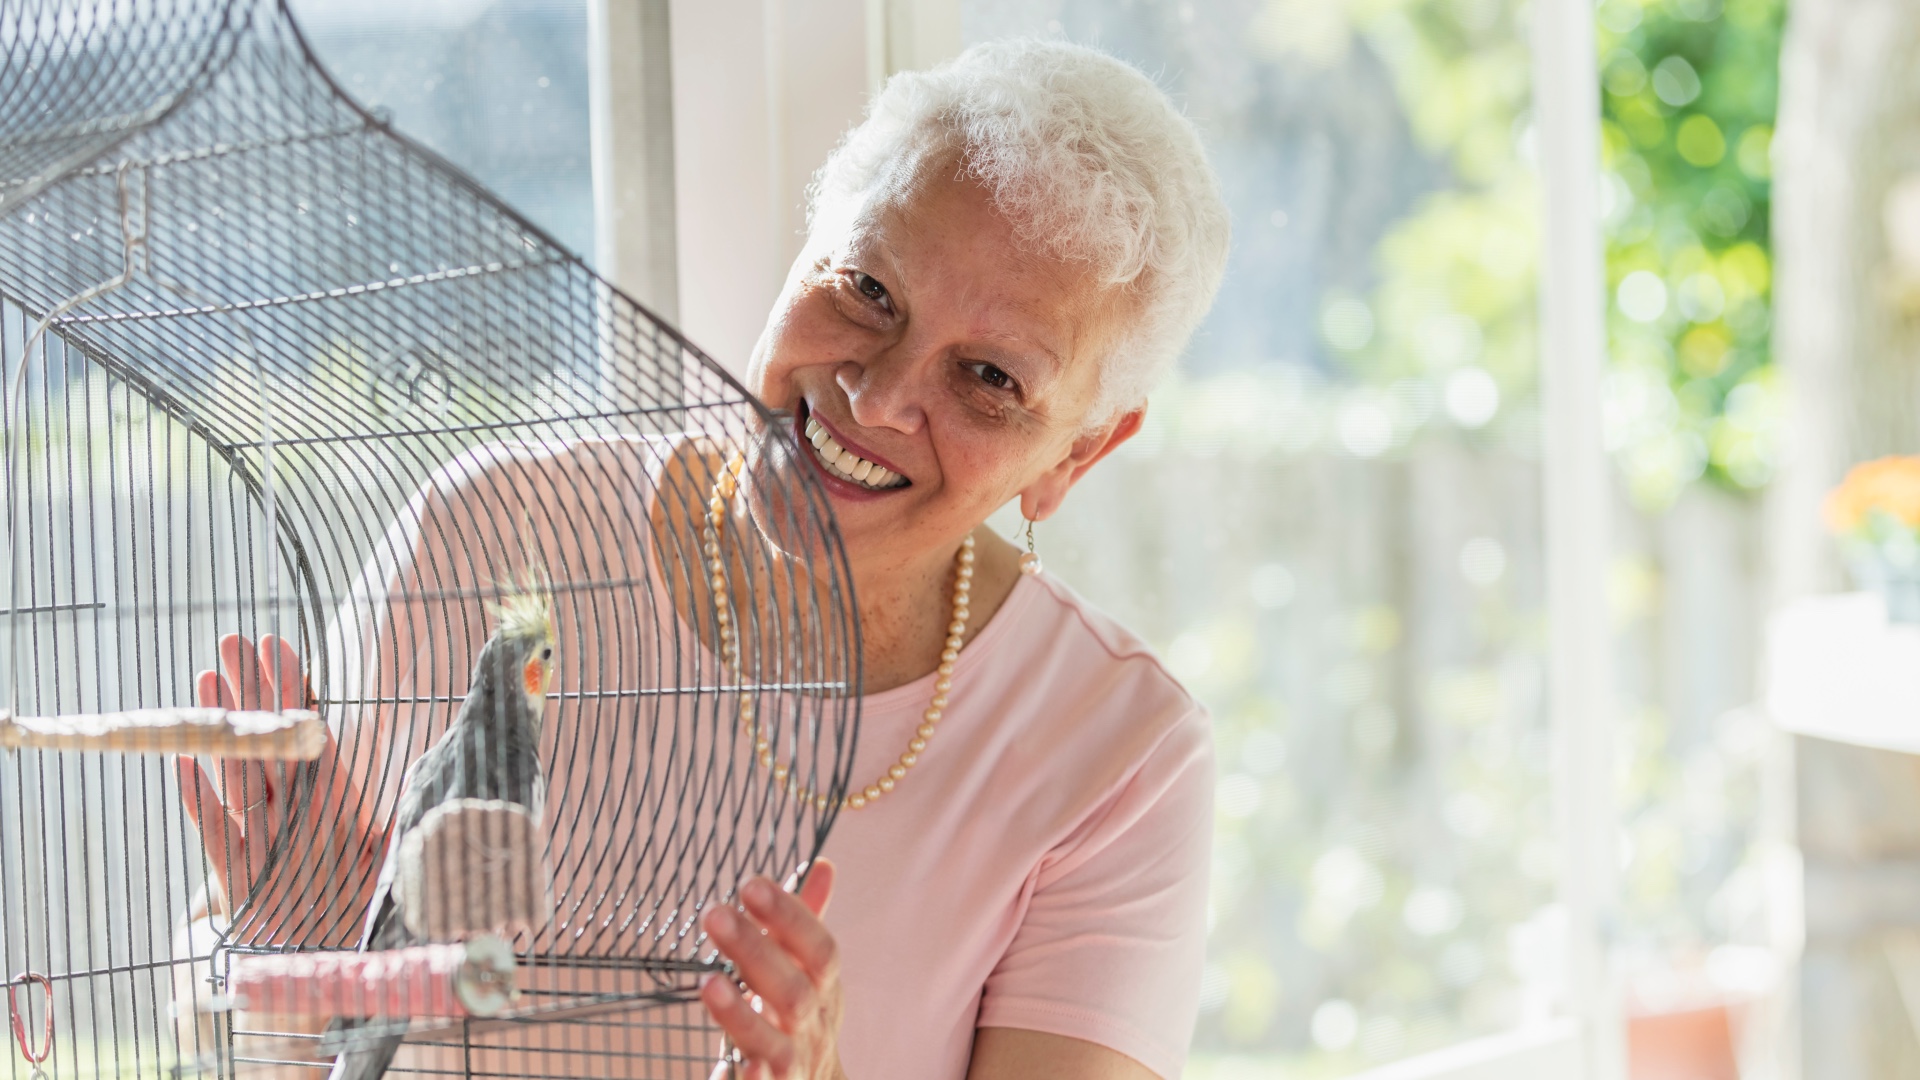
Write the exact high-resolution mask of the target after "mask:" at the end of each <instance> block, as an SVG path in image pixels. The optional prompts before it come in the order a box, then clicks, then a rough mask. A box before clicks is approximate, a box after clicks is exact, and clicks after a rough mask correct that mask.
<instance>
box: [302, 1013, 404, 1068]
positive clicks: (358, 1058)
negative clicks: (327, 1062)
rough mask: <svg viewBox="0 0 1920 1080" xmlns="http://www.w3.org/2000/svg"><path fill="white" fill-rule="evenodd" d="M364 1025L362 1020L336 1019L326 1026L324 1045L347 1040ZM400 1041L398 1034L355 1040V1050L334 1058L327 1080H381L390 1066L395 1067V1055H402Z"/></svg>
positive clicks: (323, 1037) (343, 1051)
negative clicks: (400, 1053) (356, 1029)
mask: <svg viewBox="0 0 1920 1080" xmlns="http://www.w3.org/2000/svg"><path fill="white" fill-rule="evenodd" d="M362 1026H364V1025H363V1024H362V1022H361V1021H359V1020H335V1021H334V1022H333V1023H331V1024H328V1025H327V1033H326V1035H324V1036H322V1039H321V1041H322V1045H325V1043H326V1042H327V1041H328V1040H341V1039H344V1038H346V1037H348V1036H349V1035H351V1033H352V1031H353V1029H354V1028H357V1027H362ZM401 1041H402V1040H401V1037H400V1036H398V1035H394V1036H391V1037H388V1038H383V1039H366V1040H354V1045H353V1048H352V1049H350V1050H342V1051H341V1052H340V1056H339V1057H336V1058H334V1059H333V1071H332V1072H329V1073H328V1074H327V1080H380V1078H381V1077H383V1076H385V1075H386V1074H387V1067H388V1066H389V1065H392V1064H393V1056H394V1055H395V1054H397V1053H399V1052H400V1043H401Z"/></svg>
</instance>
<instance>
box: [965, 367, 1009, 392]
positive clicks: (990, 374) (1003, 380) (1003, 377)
mask: <svg viewBox="0 0 1920 1080" xmlns="http://www.w3.org/2000/svg"><path fill="white" fill-rule="evenodd" d="M970 366H971V367H972V368H973V372H974V374H976V375H978V376H979V377H980V381H981V382H983V383H986V384H987V385H988V386H991V387H993V388H994V389H995V390H1011V389H1013V376H1011V375H1009V374H1007V373H1006V372H1004V371H1002V370H1000V369H999V368H997V367H994V366H993V365H992V364H973V365H970Z"/></svg>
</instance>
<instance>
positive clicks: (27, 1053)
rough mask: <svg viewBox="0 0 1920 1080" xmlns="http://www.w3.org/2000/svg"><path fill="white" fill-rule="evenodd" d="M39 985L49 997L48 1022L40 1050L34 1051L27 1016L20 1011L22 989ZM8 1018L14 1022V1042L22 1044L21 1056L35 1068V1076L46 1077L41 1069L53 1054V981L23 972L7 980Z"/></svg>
mask: <svg viewBox="0 0 1920 1080" xmlns="http://www.w3.org/2000/svg"><path fill="white" fill-rule="evenodd" d="M36 983H37V984H39V986H40V989H41V990H42V991H44V992H45V993H46V995H47V1022H46V1026H45V1030H44V1031H42V1032H41V1034H40V1050H39V1052H37V1053H36V1052H35V1051H34V1049H33V1039H32V1037H31V1036H29V1035H28V1034H27V1018H26V1014H24V1013H22V1012H21V1011H20V997H19V994H20V988H21V987H22V986H30V985H33V984H36ZM7 1016H8V1018H9V1019H11V1020H12V1021H13V1041H14V1042H16V1043H19V1044H20V1056H21V1057H23V1058H26V1059H27V1064H29V1065H32V1066H33V1075H35V1076H43V1075H45V1074H44V1073H43V1072H42V1071H41V1068H40V1065H41V1063H42V1062H44V1061H46V1060H47V1055H49V1054H51V1053H53V980H52V979H49V978H47V977H46V976H45V975H42V974H40V973H39V972H37V971H23V972H21V973H20V974H18V975H15V976H14V977H13V978H11V979H8V980H7Z"/></svg>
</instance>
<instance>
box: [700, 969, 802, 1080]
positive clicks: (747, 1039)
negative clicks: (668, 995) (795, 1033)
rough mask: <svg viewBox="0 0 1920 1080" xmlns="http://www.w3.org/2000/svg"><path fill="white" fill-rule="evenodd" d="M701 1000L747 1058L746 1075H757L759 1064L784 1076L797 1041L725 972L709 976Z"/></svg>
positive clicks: (773, 1072)
mask: <svg viewBox="0 0 1920 1080" xmlns="http://www.w3.org/2000/svg"><path fill="white" fill-rule="evenodd" d="M700 1000H701V1001H702V1002H704V1003H705V1004H706V1006H707V1011H708V1012H710V1013H712V1014H713V1019H714V1021H715V1022H716V1023H718V1024H719V1025H720V1030H722V1031H724V1032H726V1033H727V1038H728V1039H730V1040H732V1042H733V1045H734V1046H735V1047H737V1048H739V1050H740V1053H741V1054H742V1055H744V1056H745V1057H746V1059H747V1062H748V1065H747V1073H746V1075H747V1076H749V1077H752V1076H754V1075H755V1072H754V1070H755V1068H756V1067H764V1068H765V1069H766V1070H767V1071H768V1072H767V1073H765V1074H762V1075H767V1074H771V1075H774V1076H778V1075H782V1074H784V1073H785V1072H786V1070H787V1067H788V1065H790V1064H791V1062H792V1060H793V1040H792V1039H789V1038H788V1037H787V1035H786V1033H785V1032H782V1031H781V1030H780V1029H779V1028H776V1027H774V1026H773V1025H772V1024H770V1023H768V1022H767V1018H766V1017H764V1016H762V1015H761V1014H760V1013H757V1012H755V1011H754V1009H753V1006H752V1005H751V1004H749V1003H748V1002H747V999H746V997H745V996H743V995H742V994H741V993H740V991H739V990H738V989H736V988H735V987H734V985H733V983H732V982H730V981H729V980H728V979H727V978H726V976H724V975H709V976H707V978H706V981H704V982H703V983H701V984H700Z"/></svg>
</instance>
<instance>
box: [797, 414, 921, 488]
mask: <svg viewBox="0 0 1920 1080" xmlns="http://www.w3.org/2000/svg"><path fill="white" fill-rule="evenodd" d="M806 437H807V441H808V442H810V443H812V444H813V449H814V453H815V454H816V455H818V456H819V458H820V460H821V461H822V462H823V463H825V464H826V466H827V467H828V468H830V469H832V470H833V471H834V472H836V473H838V474H839V475H841V476H844V477H846V478H847V479H848V480H851V481H853V482H854V483H856V484H861V485H863V486H866V487H869V488H889V487H895V486H897V484H898V482H899V480H900V479H901V477H900V474H899V473H897V472H894V471H893V470H892V469H888V468H885V467H883V466H881V465H878V464H875V463H874V462H871V461H868V460H867V459H866V458H863V457H861V456H860V455H858V454H856V453H854V452H853V451H851V450H848V449H847V448H846V447H843V446H841V445H840V444H839V443H837V442H834V441H833V436H832V435H829V434H828V433H827V427H826V425H825V424H822V423H821V422H820V421H818V420H815V419H813V418H812V417H808V418H807V427H806Z"/></svg>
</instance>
